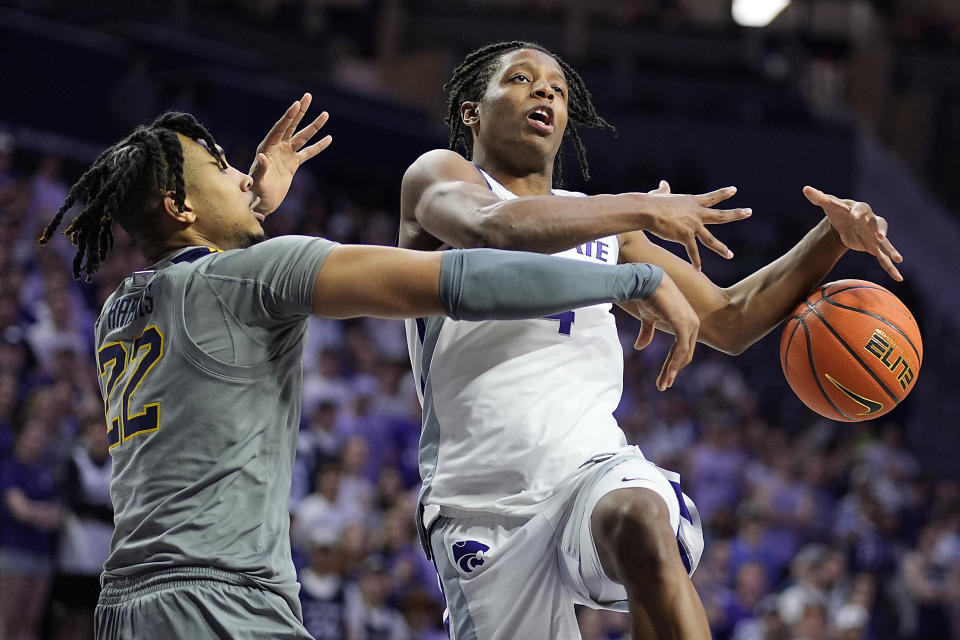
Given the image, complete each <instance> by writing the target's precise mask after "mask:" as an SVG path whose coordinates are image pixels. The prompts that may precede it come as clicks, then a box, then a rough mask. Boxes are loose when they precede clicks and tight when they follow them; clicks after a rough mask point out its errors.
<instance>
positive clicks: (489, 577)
mask: <svg viewBox="0 0 960 640" xmlns="http://www.w3.org/2000/svg"><path fill="white" fill-rule="evenodd" d="M626 487H643V488H646V489H651V490H652V491H654V492H656V493H657V494H658V495H659V496H660V497H662V498H663V500H664V502H666V504H667V507H668V510H669V514H670V526H671V527H672V528H673V530H674V531H676V532H677V545H678V547H679V549H680V557H681V558H682V559H683V562H684V565H685V566H686V568H687V571H688V573H689V574H691V575H692V574H693V571H694V570H695V569H696V567H697V564H698V563H699V561H700V556H701V555H702V553H703V532H702V530H701V527H700V516H699V514H698V513H697V509H696V507H695V506H694V504H693V502H692V501H691V500H690V498H688V497H687V496H686V495H685V494H683V493H682V492H681V490H680V476H679V474H676V473H673V472H672V471H666V470H664V469H660V468H659V467H657V466H656V465H654V464H653V463H651V462H650V461H648V460H647V459H645V458H644V457H643V454H642V453H641V452H640V450H639V449H638V448H637V447H625V448H623V449H621V450H620V451H619V452H617V453H615V454H610V455H608V456H605V457H604V456H597V458H595V459H594V460H592V461H591V462H589V463H587V464H585V465H584V467H582V468H581V469H580V470H579V471H578V472H577V473H576V474H573V475H572V476H571V477H570V478H568V479H567V480H565V481H564V482H563V483H561V485H560V486H559V487H558V488H557V491H556V492H555V493H554V494H552V495H551V496H550V497H549V498H547V499H546V500H545V501H544V502H543V508H542V510H541V511H540V512H539V513H537V514H536V515H534V516H523V517H516V516H509V515H502V514H480V515H476V516H471V517H466V518H449V517H445V516H443V515H440V516H437V518H436V519H435V520H434V521H433V522H431V523H430V524H429V531H430V533H429V539H430V547H431V551H432V555H433V560H434V562H435V564H436V567H437V573H438V574H439V576H440V583H441V588H442V589H443V593H444V597H445V598H446V602H447V611H446V613H445V618H446V622H447V625H448V630H449V632H450V637H451V639H452V640H513V639H516V638H524V639H525V640H539V639H542V640H576V639H579V638H580V633H579V630H578V627H577V620H576V615H575V612H574V604H583V605H586V606H589V607H593V608H597V609H612V610H616V611H626V610H627V601H626V598H627V594H626V590H625V589H624V587H623V586H622V585H620V584H619V583H617V582H614V581H613V580H612V579H610V578H609V577H607V575H606V574H605V573H604V571H603V569H602V567H601V565H600V559H599V556H598V555H597V549H596V545H595V544H594V541H593V535H592V533H591V528H590V515H591V514H592V513H593V509H594V507H595V506H596V504H597V502H598V501H599V500H600V498H602V497H603V496H604V495H606V494H607V493H609V492H611V491H614V490H616V489H623V488H626Z"/></svg>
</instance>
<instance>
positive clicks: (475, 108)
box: [460, 102, 480, 127]
mask: <svg viewBox="0 0 960 640" xmlns="http://www.w3.org/2000/svg"><path fill="white" fill-rule="evenodd" d="M479 107H480V105H479V103H477V102H464V103H463V104H461V105H460V120H462V121H463V124H465V125H467V126H468V127H472V126H473V125H475V124H477V123H478V122H480V109H479Z"/></svg>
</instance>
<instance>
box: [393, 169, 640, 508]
mask: <svg viewBox="0 0 960 640" xmlns="http://www.w3.org/2000/svg"><path fill="white" fill-rule="evenodd" d="M481 173H483V175H484V177H485V178H486V180H487V182H488V184H489V185H490V188H491V190H492V191H493V192H494V193H495V194H496V195H498V196H499V197H500V198H502V199H504V200H507V199H511V198H515V197H516V196H515V195H514V194H513V193H511V192H510V191H508V190H507V189H506V188H504V187H503V186H502V185H501V184H499V183H498V182H496V181H495V180H494V179H493V178H492V177H490V176H489V175H487V174H486V173H484V172H482V171H481ZM553 194H554V195H557V196H583V195H584V194H582V193H574V192H569V191H562V190H559V189H554V190H553ZM618 253H619V244H618V242H617V238H616V237H615V236H609V237H606V238H601V239H599V240H594V241H591V242H588V243H587V244H584V245H581V246H579V247H575V248H573V249H569V250H567V251H563V252H561V253H558V254H555V255H557V256H562V257H564V258H568V259H571V260H582V261H586V262H603V263H607V264H616V263H617V256H618ZM610 308H611V305H609V304H600V305H594V306H591V307H584V308H580V309H573V310H571V311H568V312H565V313H561V314H557V315H555V316H552V317H550V318H542V319H537V320H496V321H481V322H469V321H454V320H451V319H449V318H444V317H430V318H420V319H417V320H407V321H406V328H407V345H408V348H409V352H410V361H411V364H412V366H413V374H414V376H415V377H416V380H417V388H418V392H419V394H420V400H421V403H422V405H423V432H422V434H421V438H420V454H419V458H420V459H419V464H420V477H421V478H422V480H423V489H422V491H421V503H422V504H423V505H424V506H429V505H436V506H438V507H439V508H440V512H441V513H444V514H445V515H451V516H458V515H460V516H462V515H464V513H463V512H474V511H483V512H493V513H511V514H517V515H520V514H522V513H525V512H532V511H534V510H535V507H536V505H537V503H539V502H540V501H541V500H543V499H544V498H545V497H546V496H548V495H549V494H550V493H551V491H552V490H553V489H554V487H556V486H557V485H558V484H559V483H560V482H561V481H562V480H563V479H564V478H565V477H567V476H569V475H570V474H571V473H573V472H575V471H576V470H577V469H578V468H579V467H580V466H581V465H583V464H584V462H586V461H587V460H588V459H590V458H591V457H593V456H595V455H597V454H600V453H605V452H614V451H617V450H618V449H620V447H622V446H624V445H625V444H626V439H625V437H624V434H623V432H622V431H621V430H620V427H619V425H618V424H617V422H616V420H615V419H614V417H613V411H614V410H615V409H616V408H617V405H618V404H619V403H620V395H621V392H622V389H623V349H622V347H621V345H620V341H619V339H618V336H617V329H616V324H615V322H614V317H613V315H612V314H611V313H610ZM435 508H436V507H434V509H435Z"/></svg>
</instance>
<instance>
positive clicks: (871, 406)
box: [823, 373, 883, 416]
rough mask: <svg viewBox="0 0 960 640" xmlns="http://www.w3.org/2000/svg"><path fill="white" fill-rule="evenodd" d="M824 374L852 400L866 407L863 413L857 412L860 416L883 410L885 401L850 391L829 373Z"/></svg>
mask: <svg viewBox="0 0 960 640" xmlns="http://www.w3.org/2000/svg"><path fill="white" fill-rule="evenodd" d="M823 375H824V376H825V377H826V378H827V380H829V381H830V382H832V383H833V384H834V385H835V386H836V387H837V389H840V391H843V393H844V395H846V396H847V397H848V398H850V399H851V400H853V401H854V402H856V403H857V404H858V405H860V406H861V407H863V408H864V409H866V411H864V412H863V413H858V414H857V415H858V416H870V415H873V414H875V413H877V412H878V411H883V403H880V402H877V401H876V400H871V399H870V398H864V397H863V396H862V395H860V394H859V393H854V392H853V391H850V389H847V388H846V387H845V386H843V385H842V384H840V383H839V382H837V381H836V380H834V379H833V378H832V377H830V374H829V373H825V374H823Z"/></svg>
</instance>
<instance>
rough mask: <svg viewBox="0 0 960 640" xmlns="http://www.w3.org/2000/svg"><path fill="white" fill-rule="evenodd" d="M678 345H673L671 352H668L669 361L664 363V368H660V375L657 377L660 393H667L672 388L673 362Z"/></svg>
mask: <svg viewBox="0 0 960 640" xmlns="http://www.w3.org/2000/svg"><path fill="white" fill-rule="evenodd" d="M676 345H677V343H676V342H674V343H673V345H671V347H670V351H668V352H667V359H666V360H664V361H663V366H662V367H660V375H658V376H657V389H659V390H660V391H666V390H667V388H668V387H669V386H670V377H671V360H672V358H673V352H674V348H675V347H676Z"/></svg>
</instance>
